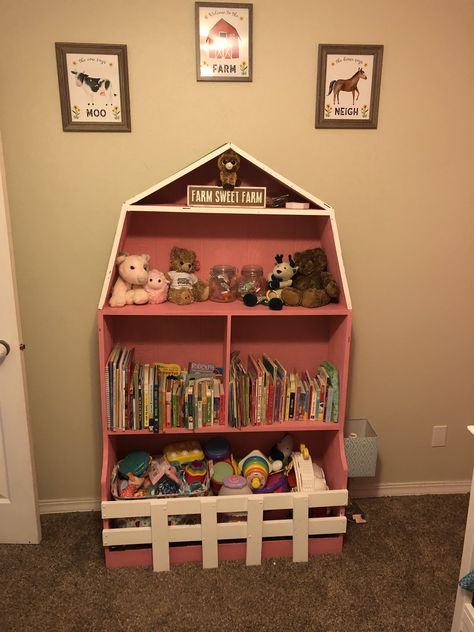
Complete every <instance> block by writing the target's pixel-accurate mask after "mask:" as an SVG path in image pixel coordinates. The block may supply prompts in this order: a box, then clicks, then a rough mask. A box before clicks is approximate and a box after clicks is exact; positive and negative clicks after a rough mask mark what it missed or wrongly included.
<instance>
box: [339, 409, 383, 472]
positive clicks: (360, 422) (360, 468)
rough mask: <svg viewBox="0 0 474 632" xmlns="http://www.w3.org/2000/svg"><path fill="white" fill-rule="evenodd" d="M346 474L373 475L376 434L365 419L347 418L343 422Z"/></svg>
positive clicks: (375, 462)
mask: <svg viewBox="0 0 474 632" xmlns="http://www.w3.org/2000/svg"><path fill="white" fill-rule="evenodd" d="M344 448H345V451H346V459H347V469H348V472H347V475H348V477H349V478H352V477H356V476H357V477H358V476H375V469H376V466H377V434H376V432H375V430H374V429H373V428H372V426H371V425H370V423H369V421H368V420H367V419H347V420H346V422H345V424H344Z"/></svg>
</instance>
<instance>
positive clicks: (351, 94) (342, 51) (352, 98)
mask: <svg viewBox="0 0 474 632" xmlns="http://www.w3.org/2000/svg"><path fill="white" fill-rule="evenodd" d="M382 59H383V45H381V44H320V45H319V47H318V75H317V88H316V123H315V127H316V128H326V129H327V128H329V129H358V128H362V129H376V128H377V124H378V111H379V100H380V83H381V77H382ZM338 72H339V74H340V75H341V76H340V77H339V75H338ZM352 73H354V74H352ZM359 79H370V84H369V85H370V90H366V93H368V98H367V99H365V100H360V99H359V96H360V91H359V87H358V84H359V83H360V84H361V86H360V87H362V85H363V82H359ZM341 95H343V97H342V98H343V103H342V104H341ZM364 96H367V94H365V95H364Z"/></svg>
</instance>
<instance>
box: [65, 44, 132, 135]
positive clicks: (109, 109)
mask: <svg viewBox="0 0 474 632" xmlns="http://www.w3.org/2000/svg"><path fill="white" fill-rule="evenodd" d="M56 63H57V67H58V80H59V96H60V100H61V117H62V122H63V130H64V131H65V132H130V130H131V125H130V97H129V91H128V67H127V46H126V45H125V44H75V43H70V42H56Z"/></svg>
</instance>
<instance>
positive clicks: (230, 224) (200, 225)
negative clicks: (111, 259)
mask: <svg viewBox="0 0 474 632" xmlns="http://www.w3.org/2000/svg"><path fill="white" fill-rule="evenodd" d="M128 216H129V219H128V228H127V236H126V238H125V239H124V240H123V242H122V244H121V248H122V249H123V250H125V251H127V252H129V253H136V254H141V253H147V254H149V255H150V256H151V261H150V264H151V267H154V268H158V269H161V270H164V271H166V270H168V269H169V265H168V264H169V254H170V251H171V248H172V247H173V246H181V247H185V248H191V249H193V250H195V251H196V254H197V256H198V259H199V261H200V263H201V269H200V272H199V276H201V278H203V279H204V280H207V278H208V276H209V270H210V269H211V267H212V266H213V265H215V264H218V263H230V264H233V265H235V266H236V267H237V268H238V269H239V270H240V268H241V267H242V266H243V265H245V264H248V263H258V264H260V265H262V266H263V268H264V272H265V274H268V273H269V272H270V271H271V270H272V268H273V266H274V263H275V259H274V258H275V255H276V254H277V253H278V254H281V253H282V254H283V255H284V257H285V259H286V258H287V257H288V255H289V254H294V253H295V252H296V251H299V250H304V249H307V248H314V247H317V246H320V245H321V240H322V235H323V232H324V229H325V226H326V225H327V224H328V223H329V218H328V217H327V216H323V217H314V216H313V217H309V216H300V215H295V216H288V215H284V216H264V215H240V214H239V215H237V214H233V213H231V212H228V213H226V212H225V211H224V212H223V213H222V214H215V215H213V214H206V213H203V214H201V213H199V214H193V213H186V212H185V211H182V212H176V213H153V212H129V213H128ZM326 251H327V254H328V257H330V258H331V260H332V261H333V262H334V263H332V264H331V268H332V269H331V272H333V273H334V274H335V275H336V277H337V276H338V274H339V273H338V270H337V259H336V256H335V250H334V246H333V245H332V244H330V243H329V242H328V244H327V246H326ZM332 251H333V252H332Z"/></svg>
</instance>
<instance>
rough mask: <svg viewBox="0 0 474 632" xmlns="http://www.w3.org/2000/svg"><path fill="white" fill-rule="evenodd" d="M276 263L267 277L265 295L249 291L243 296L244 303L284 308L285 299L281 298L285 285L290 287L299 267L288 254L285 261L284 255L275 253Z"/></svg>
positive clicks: (274, 309) (276, 309) (250, 305)
mask: <svg viewBox="0 0 474 632" xmlns="http://www.w3.org/2000/svg"><path fill="white" fill-rule="evenodd" d="M275 261H276V265H275V266H274V267H273V270H272V271H271V272H270V273H269V275H268V277H267V279H268V283H267V292H266V294H265V296H257V295H256V294H255V293H254V292H249V293H248V294H245V295H244V296H243V297H242V300H243V302H244V305H247V307H254V306H255V305H268V307H269V309H271V310H273V311H278V310H281V309H282V308H283V301H282V300H281V292H282V289H283V288H284V287H289V286H290V285H291V284H292V279H293V275H294V274H295V273H296V270H297V268H296V267H295V262H294V261H293V259H292V258H291V255H288V261H289V263H287V262H284V261H283V255H278V254H277V255H275Z"/></svg>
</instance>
